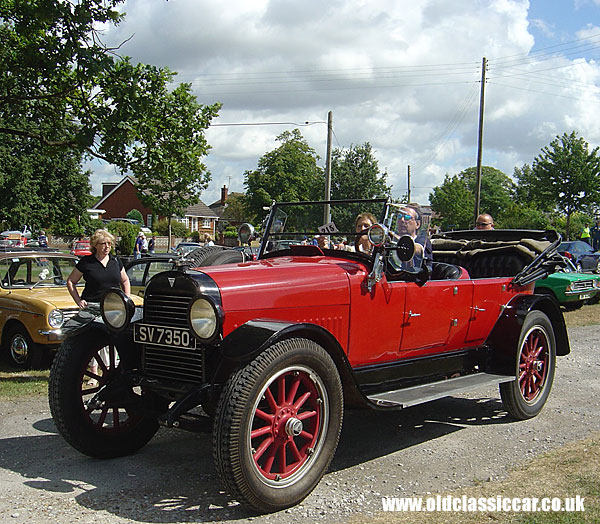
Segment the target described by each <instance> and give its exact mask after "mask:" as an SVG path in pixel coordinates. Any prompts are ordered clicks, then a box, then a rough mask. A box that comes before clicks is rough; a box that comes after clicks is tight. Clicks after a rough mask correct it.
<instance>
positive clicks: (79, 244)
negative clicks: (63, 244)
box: [75, 242, 90, 250]
mask: <svg viewBox="0 0 600 524" xmlns="http://www.w3.org/2000/svg"><path fill="white" fill-rule="evenodd" d="M75 249H87V250H89V249H90V243H89V242H77V244H75Z"/></svg>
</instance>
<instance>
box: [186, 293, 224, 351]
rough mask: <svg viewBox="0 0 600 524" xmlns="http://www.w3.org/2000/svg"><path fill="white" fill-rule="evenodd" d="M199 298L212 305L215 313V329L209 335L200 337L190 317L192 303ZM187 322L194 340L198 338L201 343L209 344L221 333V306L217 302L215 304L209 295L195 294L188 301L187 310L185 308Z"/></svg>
mask: <svg viewBox="0 0 600 524" xmlns="http://www.w3.org/2000/svg"><path fill="white" fill-rule="evenodd" d="M199 300H205V301H206V302H208V303H209V305H210V306H211V307H212V309H213V312H214V315H215V329H214V331H213V333H212V334H211V335H210V337H202V336H200V335H198V333H196V331H195V330H194V327H193V324H192V317H191V314H192V309H193V307H194V304H196V302H198V301H199ZM187 322H188V327H189V329H190V331H191V332H192V335H193V336H194V337H195V338H196V340H198V341H199V342H200V343H202V344H210V343H211V342H213V341H214V340H215V339H216V338H217V337H218V336H219V335H220V334H221V327H222V325H223V310H222V309H221V306H220V305H219V304H217V302H216V301H215V300H214V299H213V298H212V297H210V296H208V295H203V294H200V295H197V296H195V297H194V298H193V299H192V300H191V301H190V304H189V306H188V310H187Z"/></svg>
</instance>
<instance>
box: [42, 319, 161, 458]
mask: <svg viewBox="0 0 600 524" xmlns="http://www.w3.org/2000/svg"><path fill="white" fill-rule="evenodd" d="M103 348H107V354H106V352H105V353H104V355H103V353H102V350H103ZM92 359H95V360H96V362H97V365H98V371H97V372H96V373H93V372H92V371H91V370H90V368H91V365H92ZM122 372H123V370H122V366H121V359H120V358H119V353H118V351H117V349H116V347H115V346H114V344H113V343H112V342H111V341H110V338H109V336H108V335H107V334H105V333H103V332H98V331H96V330H92V331H88V332H86V333H83V334H81V335H78V336H76V337H72V338H70V339H67V340H66V341H65V342H63V344H62V345H61V346H60V348H59V350H58V353H57V354H56V357H55V358H54V362H53V363H52V368H51V370H50V381H49V389H48V399H49V403H50V411H51V413H52V418H53V419H54V423H55V424H56V428H57V429H58V431H59V433H60V434H61V435H62V436H63V437H64V439H65V440H66V441H67V442H68V443H69V444H71V446H73V447H74V448H75V449H77V450H78V451H80V452H81V453H83V454H84V455H89V456H90V457H96V458H112V457H121V456H124V455H129V454H131V453H133V452H134V451H137V450H138V449H140V448H141V447H143V446H144V445H145V444H146V443H147V442H148V441H149V440H150V439H151V438H152V437H153V436H154V434H155V433H156V432H157V431H158V427H159V425H158V422H157V421H156V420H155V419H154V418H149V417H144V416H142V415H140V414H138V413H135V412H134V411H133V410H132V409H131V407H119V406H116V405H114V402H113V403H112V405H111V406H107V405H94V404H93V403H92V402H91V400H92V399H93V398H94V396H95V395H96V394H97V393H98V391H99V390H100V389H101V388H102V387H103V386H105V385H107V384H110V383H111V382H112V381H114V380H116V379H118V378H119V376H120V375H121V374H122ZM92 380H95V381H97V384H94V385H92V384H90V382H91V381H92ZM127 394H128V400H129V401H131V399H132V398H133V396H134V395H136V396H137V397H138V399H140V400H141V398H140V397H141V396H144V393H143V392H142V393H141V396H140V394H136V393H134V392H133V391H128V392H127Z"/></svg>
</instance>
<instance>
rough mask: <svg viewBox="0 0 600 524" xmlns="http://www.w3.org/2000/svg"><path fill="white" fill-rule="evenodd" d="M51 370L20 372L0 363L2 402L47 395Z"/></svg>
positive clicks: (0, 395) (0, 396)
mask: <svg viewBox="0 0 600 524" xmlns="http://www.w3.org/2000/svg"><path fill="white" fill-rule="evenodd" d="M49 375H50V370H48V369H40V370H37V369H36V370H27V371H19V370H18V369H16V368H13V367H11V366H10V365H8V364H6V363H4V362H1V363H0V400H15V399H18V398H22V397H35V396H42V395H47V393H48V376H49Z"/></svg>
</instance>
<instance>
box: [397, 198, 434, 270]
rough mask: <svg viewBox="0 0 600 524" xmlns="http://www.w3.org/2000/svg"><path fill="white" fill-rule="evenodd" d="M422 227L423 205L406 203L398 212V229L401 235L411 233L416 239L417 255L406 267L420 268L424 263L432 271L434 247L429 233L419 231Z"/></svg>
mask: <svg viewBox="0 0 600 524" xmlns="http://www.w3.org/2000/svg"><path fill="white" fill-rule="evenodd" d="M420 228H421V207H420V206H419V205H418V204H406V205H405V206H404V207H402V208H401V209H400V212H399V213H398V217H397V225H396V229H397V230H398V233H399V234H400V235H409V236H411V237H412V239H413V240H414V241H415V255H414V257H413V258H412V260H410V261H409V262H406V263H405V266H406V267H405V269H418V268H420V267H422V265H423V263H424V264H425V265H426V266H427V267H428V268H429V272H430V273H431V271H432V268H433V248H432V247H431V240H429V237H428V236H427V234H426V233H425V232H423V233H419V229H420Z"/></svg>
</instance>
